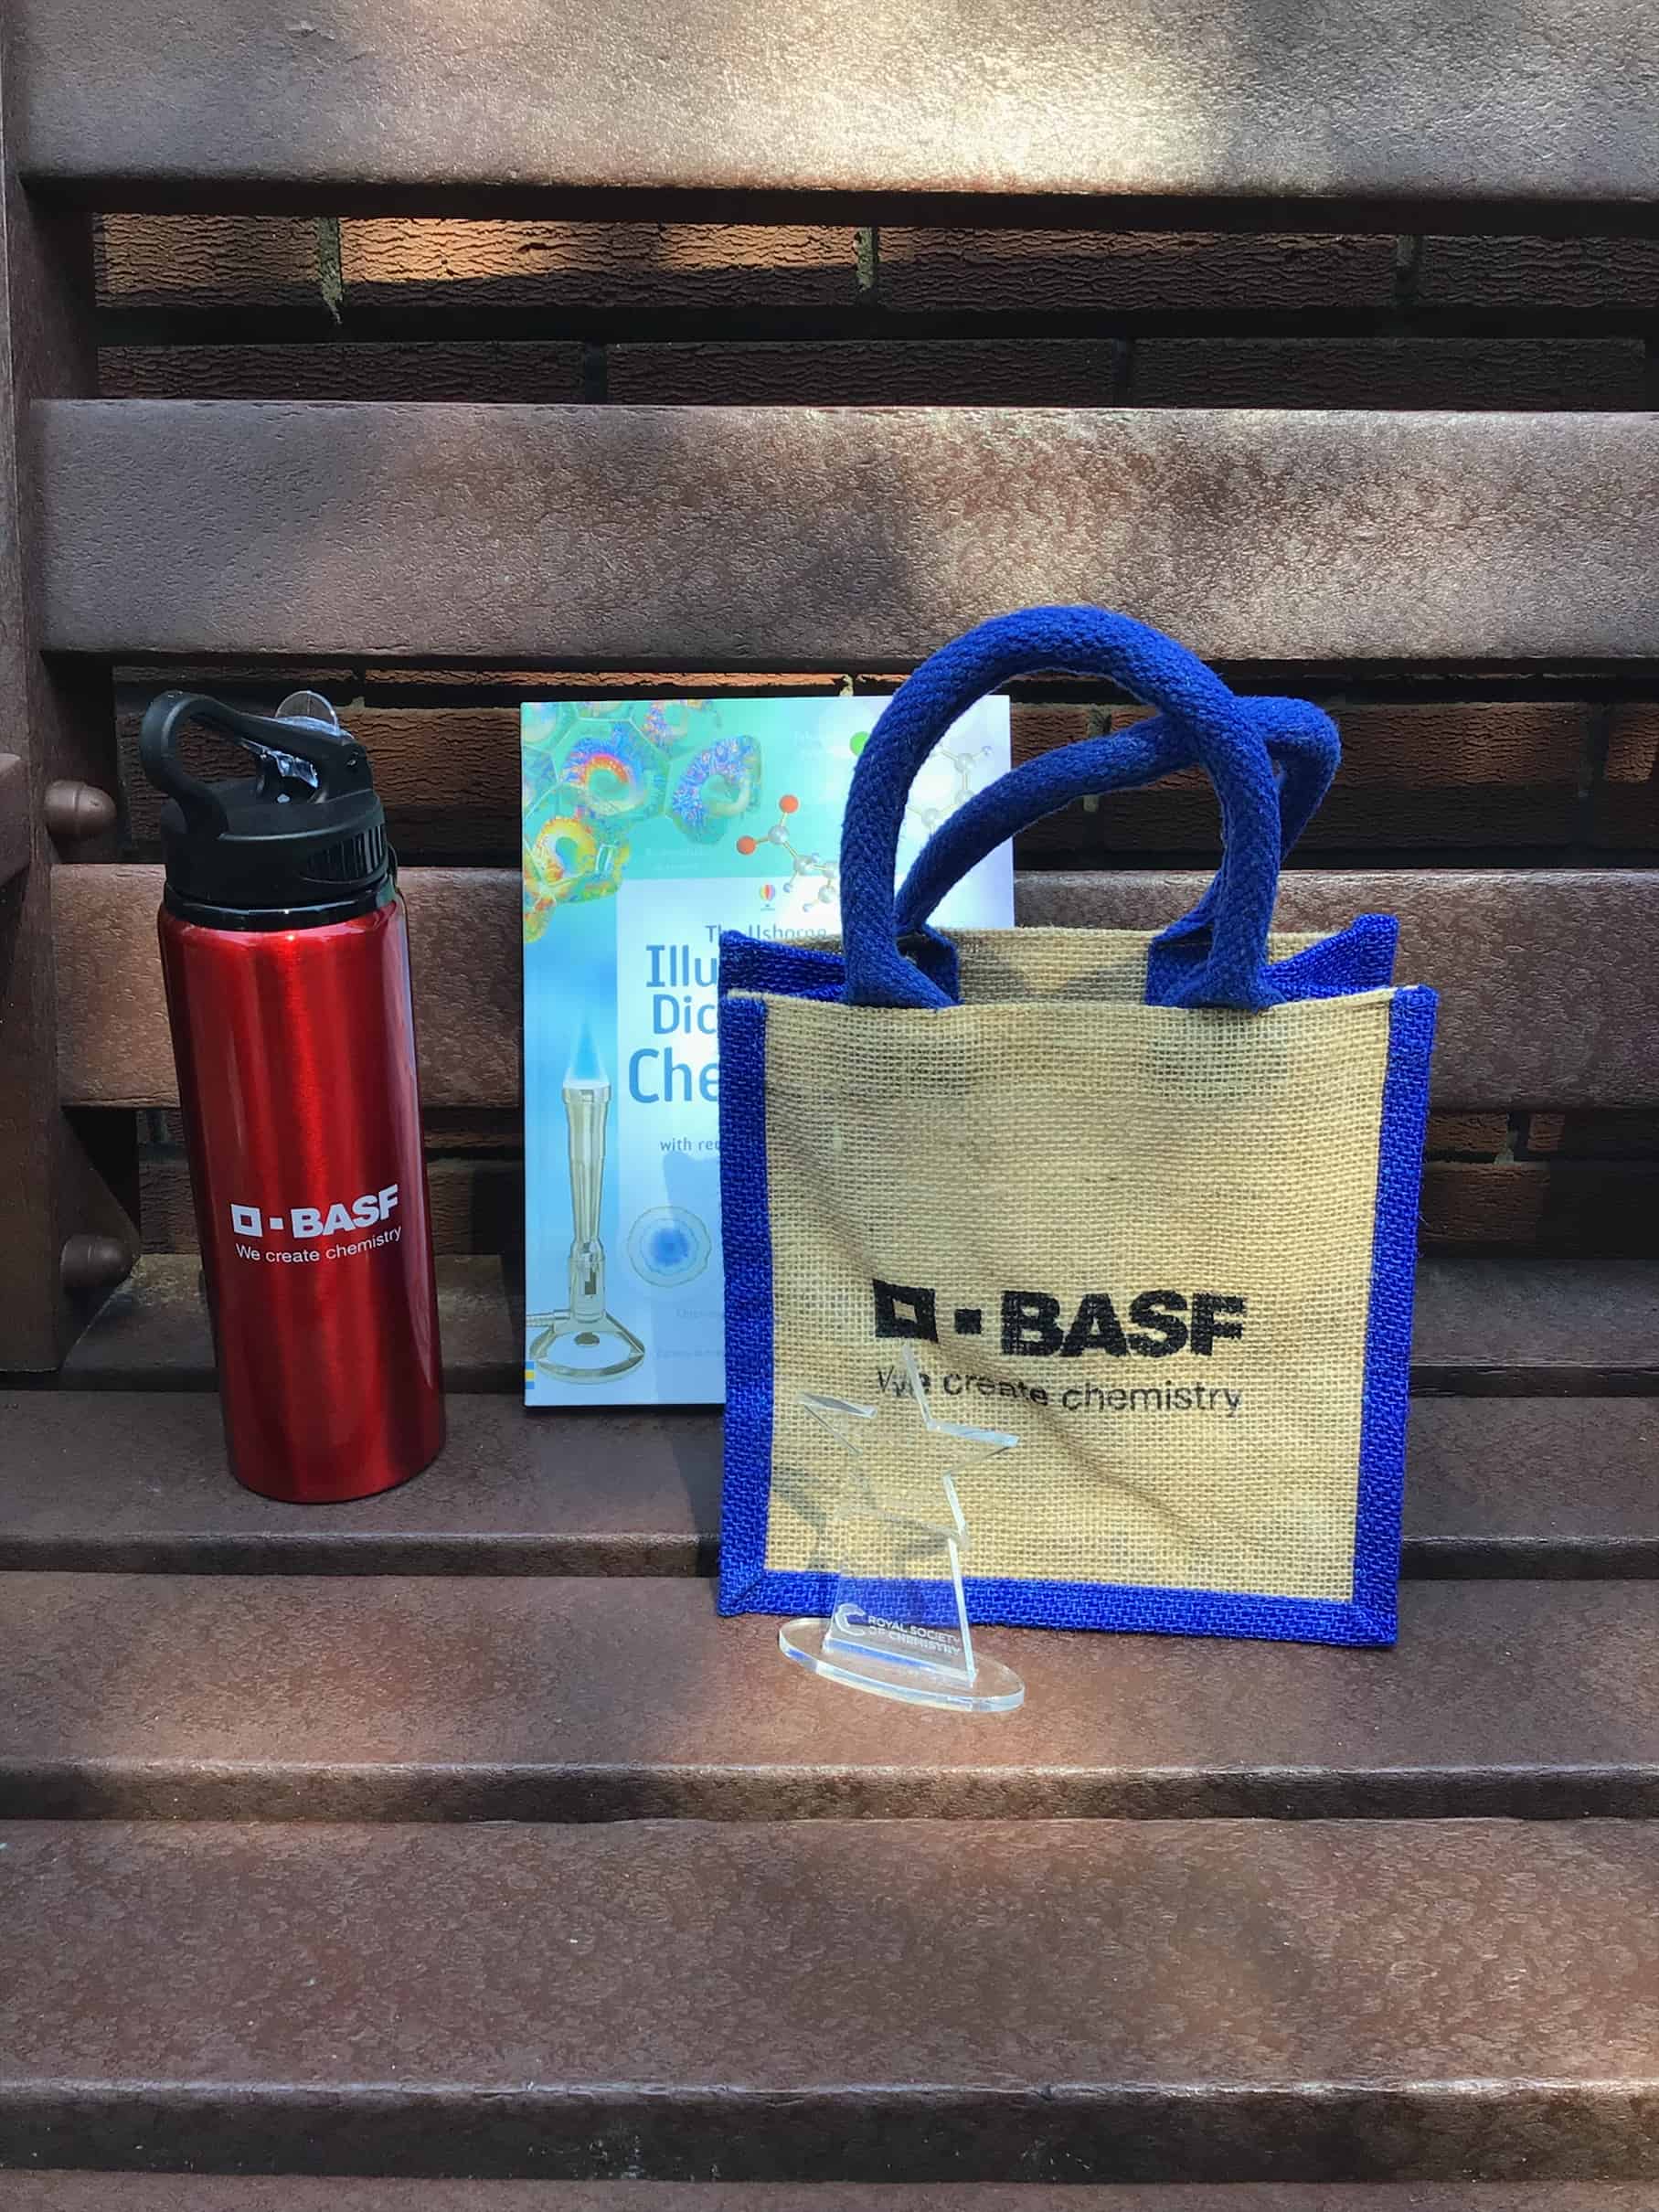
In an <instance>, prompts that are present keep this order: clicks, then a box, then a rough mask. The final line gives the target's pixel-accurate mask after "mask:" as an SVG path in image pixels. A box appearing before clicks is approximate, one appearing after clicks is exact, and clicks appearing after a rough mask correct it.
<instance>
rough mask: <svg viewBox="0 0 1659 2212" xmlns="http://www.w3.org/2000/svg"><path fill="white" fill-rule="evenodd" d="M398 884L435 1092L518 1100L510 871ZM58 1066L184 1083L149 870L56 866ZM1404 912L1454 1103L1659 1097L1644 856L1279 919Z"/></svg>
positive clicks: (1375, 889)
mask: <svg viewBox="0 0 1659 2212" xmlns="http://www.w3.org/2000/svg"><path fill="white" fill-rule="evenodd" d="M402 880H403V888H404V890H405V892H406V894H407V896H408V899H409V931H410V941H411V947H412V960H413V964H414V973H415V1007H416V1020H417V1026H418V1028H419V1031H420V1070H421V1094H422V1097H423V1099H424V1100H425V1102H426V1104H427V1105H428V1106H511V1105H516V1103H517V1100H518V1060H519V1031H520V1025H521V1020H522V1009H521V1003H520V972H521V967H522V951H521V946H520V938H519V928H520V922H519V906H520V892H519V881H518V877H517V875H516V872H513V873H509V872H508V871H505V870H500V869H459V868H457V869H450V868H410V869H409V870H408V871H407V872H406V873H405V875H404V877H403V879H402ZM1205 880H1206V879H1205V878H1204V877H1198V876H1181V875H1143V874H1129V873H1123V874H1117V873H1110V874H1100V875H1092V874H1090V875H1043V874H1032V873H1026V874H1024V875H1022V876H1021V877H1019V879H1018V882H1017V885H1016V900H1017V909H1016V910H1017V912H1018V915H1019V918H1020V920H1022V921H1026V922H1043V923H1062V924H1068V925H1078V926H1087V927H1100V928H1119V929H1152V928H1156V927H1158V926H1160V925H1161V924H1162V923H1164V922H1165V921H1168V920H1174V918H1175V915H1176V914H1178V913H1179V912H1180V911H1181V910H1182V909H1183V908H1185V907H1187V906H1190V905H1191V904H1192V903H1193V901H1194V900H1195V899H1196V897H1197V896H1198V893H1199V890H1200V889H1201V888H1202V887H1203V883H1204V881H1205ZM53 895H54V914H55V921H56V930H57V944H58V977H59V984H58V989H59V996H60V999H61V1001H62V1012H61V1014H60V1017H59V1023H60V1026H59V1037H58V1069H59V1079H60V1083H61V1088H62V1093H63V1097H64V1100H65V1101H66V1102H67V1103H69V1104H71V1105H87V1106H165V1105H169V1104H172V1103H174V1102H175V1100H176V1097H177V1090H176V1085H175V1079H174V1072H173V1056H172V1051H171V1048H170V1046H169V1044H168V1041H167V1029H166V1016H165V1008H164V1005H163V1001H162V992H161V973H160V965H159V962H158V960H157V957H156V952H155V943H154V912H155V908H156V906H157V904H158V902H159V900H160V897H161V877H160V871H159V870H158V869H155V868H151V867H101V868H59V869H58V870H57V871H56V872H55V876H54V882H53ZM1366 910H1377V911H1382V912H1386V913H1396V914H1398V916H1399V917H1400V924H1401V939H1400V957H1399V962H1398V973H1399V976H1400V979H1401V980H1402V981H1403V982H1411V983H1430V984H1435V985H1436V986H1437V988H1439V989H1440V991H1441V993H1442V994H1443V995H1442V1000H1441V1017H1440V1034H1439V1041H1438V1044H1437V1046H1436V1049H1435V1061H1434V1095H1435V1099H1436V1101H1437V1102H1438V1103H1440V1104H1441V1105H1446V1106H1491V1105H1498V1104H1502V1105H1505V1106H1508V1105H1512V1104H1513V1105H1538V1106H1551V1107H1570V1106H1612V1105H1621V1106H1640V1105H1647V1104H1651V1103H1653V1102H1654V1101H1659V1056H1655V1055H1654V1052H1653V1050H1652V1047H1651V1038H1652V1036H1653V1034H1654V1031H1655V1030H1656V1029H1659V899H1654V888H1653V880H1652V877H1650V876H1647V875H1644V874H1643V873H1641V872H1639V871H1637V870H1614V869H1609V870H1604V871H1595V872H1590V871H1586V872H1583V873H1577V874H1575V873H1571V872H1569V871H1558V872H1554V871H1552V872H1547V873H1546V872H1543V871H1539V872H1537V873H1536V874H1526V875H1522V874H1512V873H1510V872H1508V871H1497V870H1491V871H1487V872H1484V873H1475V872H1470V873H1463V874H1460V873H1456V872H1453V871H1452V870H1445V871H1441V870H1438V869H1436V870H1423V871H1420V872H1411V871H1398V872H1394V871H1388V872H1378V873H1375V874H1370V873H1354V874H1328V875H1327V874H1324V873H1323V872H1321V873H1317V874H1316V873H1313V872H1311V871H1310V872H1303V871H1300V870H1292V871H1291V872H1289V873H1287V875H1286V876H1285V878H1284V883H1283V890H1282V894H1281V900H1280V909H1279V912H1280V919H1281V923H1282V926H1284V927H1285V928H1287V929H1292V930H1309V929H1314V930H1320V929H1335V928H1339V927H1341V926H1342V925H1343V924H1344V923H1345V922H1347V921H1349V920H1352V918H1353V917H1354V915H1355V914H1356V913H1359V912H1362V911H1366Z"/></svg>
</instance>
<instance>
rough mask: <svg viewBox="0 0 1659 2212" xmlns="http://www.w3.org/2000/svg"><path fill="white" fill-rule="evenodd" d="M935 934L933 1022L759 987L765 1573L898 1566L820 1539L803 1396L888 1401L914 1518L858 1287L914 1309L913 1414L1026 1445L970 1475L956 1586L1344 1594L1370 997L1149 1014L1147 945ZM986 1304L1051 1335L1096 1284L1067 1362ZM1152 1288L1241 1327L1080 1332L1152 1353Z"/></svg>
mask: <svg viewBox="0 0 1659 2212" xmlns="http://www.w3.org/2000/svg"><path fill="white" fill-rule="evenodd" d="M1148 942H1149V940H1148V938H1146V937H1145V936H1143V935H1141V934H1139V933H1132V932H1100V931H1035V930H1034V931H1015V932H1003V931H998V932H987V933H985V934H984V935H983V936H979V935H975V934H973V933H964V934H963V935H962V938H961V939H960V940H959V947H960V951H961V953H962V992H963V1000H964V1003H963V1004H962V1005H961V1006H959V1007H953V1008H951V1009H948V1010H945V1011H942V1012H932V1011H929V1012H910V1011H896V1010H893V1009H887V1008H867V1007H857V1006H849V1005H844V1004H840V1003H835V1002H813V1001H806V1000H801V999H795V998H788V997H779V996H768V997H767V998H766V1000H765V1005H766V1008H767V1014H766V1118H765V1126H766V1177H767V1184H766V1187H767V1199H768V1208H769V1213H770V1219H771V1240H772V1283H773V1298H774V1315H773V1369H774V1388H773V1394H772V1480H771V1501H770V1514H769V1519H768V1542H767V1556H766V1564H767V1566H768V1568H769V1569H779V1570H786V1571H787V1570H800V1569H815V1568H832V1567H833V1568H841V1569H847V1568H850V1569H853V1570H855V1571H860V1572H867V1573H872V1574H879V1573H881V1572H883V1571H884V1570H885V1571H891V1566H892V1561H891V1557H890V1554H888V1553H887V1552H884V1551H882V1550H880V1549H878V1548H877V1538H876V1537H874V1536H872V1537H871V1539H870V1541H871V1546H872V1549H871V1551H870V1553H869V1554H868V1555H867V1556H866V1557H863V1558H852V1559H848V1558H842V1557H837V1558H832V1557H831V1556H830V1552H831V1550H832V1548H838V1547H840V1546H841V1545H842V1544H843V1543H844V1542H845V1529H846V1527H847V1526H852V1525H853V1524H848V1523H846V1522H845V1521H843V1522H841V1525H840V1526H839V1528H838V1529H837V1533H836V1535H835V1539H834V1545H833V1546H832V1544H831V1543H830V1541H829V1540H828V1539H827V1537H826V1530H827V1529H828V1528H829V1526H830V1524H831V1523H832V1521H835V1520H836V1519H837V1518H838V1516H839V1515H841V1514H842V1513H843V1512H844V1511H845V1505H846V1503H847V1474H846V1469H845V1454H840V1453H837V1452H835V1449H834V1448H833V1446H832V1445H830V1444H829V1443H828V1442H827V1441H826V1437H825V1434H824V1430H823V1428H822V1426H821V1424H819V1423H818V1422H816V1421H815V1420H814V1419H813V1417H812V1415H811V1413H810V1412H809V1411H808V1410H807V1409H806V1408H805V1407H804V1405H803V1398H805V1397H806V1396H808V1395H809V1394H818V1395H826V1396H830V1397H835V1398H845V1399H849V1400H853V1401H857V1402H862V1403H865V1404H876V1405H877V1406H878V1407H881V1408H882V1409H883V1415H882V1418H880V1419H878V1420H877V1421H875V1422H872V1423H871V1424H869V1429H868V1432H867V1434H868V1442H867V1462H868V1468H869V1472H870V1473H871V1476H872V1478H873V1480H874V1481H875V1483H876V1484H877V1487H878V1488H879V1489H880V1490H881V1492H882V1494H883V1496H884V1501H885V1502H886V1503H888V1505H889V1506H890V1507H895V1506H896V1507H897V1508H898V1509H899V1510H900V1511H911V1512H914V1513H915V1514H916V1515H918V1517H919V1518H923V1519H931V1518H934V1517H936V1516H937V1513H938V1493H937V1486H936V1484H933V1483H930V1482H927V1481H919V1479H918V1477H917V1470H916V1462H917V1455H916V1454H915V1453H914V1452H913V1451H912V1450H908V1449H907V1444H906V1437H907V1433H908V1431H907V1425H906V1423H905V1422H904V1420H901V1419H892V1418H888V1409H893V1410H895V1411H899V1412H902V1410H903V1408H902V1405H901V1404H899V1403H897V1402H896V1400H895V1390H896V1388H900V1387H901V1386H900V1385H899V1384H898V1383H897V1380H896V1377H898V1376H899V1375H901V1373H902V1367H901V1364H900V1356H901V1354H902V1350H903V1345H902V1343H901V1342H899V1341H894V1340H891V1339H887V1340H884V1339H881V1338H878V1337H877V1335H876V1332H875V1319H874V1313H875V1304H874V1296H873V1292H872V1283H873V1281H882V1282H885V1283H888V1284H891V1285H896V1286H900V1287H901V1288H906V1287H908V1288H910V1289H917V1290H925V1291H929V1292H932V1294H933V1310H934V1313H935V1315H936V1318H937V1326H938V1333H939V1341H938V1342H937V1343H934V1342H931V1341H926V1340H922V1341H920V1342H918V1343H917V1344H916V1345H915V1349H916V1350H917V1352H918V1354H919V1355H920V1365H921V1367H922V1369H923V1372H924V1375H925V1376H926V1377H928V1380H929V1383H930V1384H931V1388H930V1390H929V1402H930V1404H931V1406H932V1407H933V1408H934V1409H935V1411H936V1412H938V1413H941V1414H942V1415H944V1416H945V1417H946V1418H948V1419H951V1420H957V1421H965V1422H976V1423H981V1424H984V1425H986V1426H988V1427H992V1428H996V1429H1005V1430H1009V1431H1012V1432H1015V1433H1017V1434H1018V1435H1019V1437H1020V1439H1021V1443H1020V1446H1019V1448H1018V1449H1017V1450H1016V1451H1013V1452H1006V1453H1004V1454H1002V1455H1000V1456H997V1457H994V1458H992V1459H989V1460H986V1461H983V1462H979V1463H978V1464H977V1465H975V1466H973V1467H972V1468H970V1469H969V1470H968V1471H966V1472H965V1473H964V1474H963V1475H962V1480H961V1483H960V1488H961V1491H962V1505H963V1507H964V1509H965V1512H966V1515H967V1519H968V1523H969V1528H970V1541H971V1548H970V1552H969V1555H968V1558H967V1560H966V1562H965V1564H966V1566H967V1569H968V1571H969V1573H970V1574H971V1575H973V1577H975V1578H985V1577H997V1578H1012V1579H1018V1580H1020V1581H1034V1582H1036V1581H1041V1582H1063V1583H1076V1582H1079V1581H1089V1582H1104V1583H1119V1584H1124V1583H1127V1584H1138V1585H1143V1586H1153V1587H1156V1588H1167V1589H1169V1590H1194V1589H1196V1590H1218V1591H1238V1592H1258V1593H1262V1594H1264V1595H1272V1596H1276V1597H1286V1598H1301V1599H1325V1600H1344V1599H1346V1598H1347V1597H1348V1596H1349V1595H1350V1592H1351V1589H1352V1583H1353V1570H1354V1547H1355V1515H1356V1487H1357V1470H1358V1462H1359V1441H1360V1421H1361V1410H1362V1403H1363V1398H1364V1392H1365V1380H1366V1372H1365V1370H1366V1343H1367V1315H1368V1310H1369V1302H1370V1291H1371V1257H1372V1238H1373V1227H1374V1220H1375V1214H1376V1202H1377V1156H1378V1144H1379V1137H1380V1130H1381V1116H1382V1098H1383V1083H1384V1078H1385V1074H1386V1072H1387V1067H1388V1041H1389V1010H1390V1002H1391V999H1392V996H1393V994H1392V993H1390V992H1388V991H1375V992H1367V993H1363V994H1356V995H1354V996H1348V997H1341V998H1328V999H1311V1000H1303V1001H1299V1002H1296V1003H1293V1004H1291V1005H1282V1006H1277V1007H1273V1008H1271V1009H1269V1010H1267V1011H1264V1012H1260V1013H1236V1012H1232V1011H1228V1010H1221V1009H1208V1010H1186V1009H1180V1008H1172V1007H1164V1006H1148V1005H1143V1004H1142V1003H1139V994H1140V992H1141V990H1142V988H1143V976H1144V967H1145V949H1146V946H1147V943H1148ZM1298 942H1300V941H1299V940H1298V941H1282V940H1281V941H1279V942H1278V943H1276V944H1275V946H1274V948H1273V950H1274V952H1275V953H1276V954H1280V953H1282V952H1287V951H1291V950H1293V949H1295V945H1296V943H1298ZM1005 1292H1030V1293H1034V1294H1040V1295H1041V1296H1043V1297H1046V1298H1048V1299H1052V1300H1053V1301H1055V1302H1056V1304H1055V1308H1054V1311H1055V1312H1056V1313H1058V1317H1059V1319H1058V1324H1056V1325H1057V1326H1058V1327H1062V1328H1065V1329H1068V1330H1069V1329H1071V1327H1072V1324H1074V1322H1075V1319H1076V1316H1077V1315H1078V1313H1079V1308H1080V1307H1081V1306H1082V1305H1083V1302H1084V1301H1085V1300H1086V1299H1087V1298H1089V1297H1090V1296H1093V1297H1094V1298H1095V1299H1096V1300H1097V1301H1098V1300H1099V1299H1100V1298H1101V1297H1102V1296H1104V1297H1106V1298H1109V1299H1110V1300H1111V1316H1110V1317H1105V1316H1103V1315H1102V1312H1101V1307H1100V1306H1099V1305H1098V1304H1097V1305H1096V1307H1095V1308H1094V1309H1092V1311H1093V1313H1094V1316H1095V1320H1094V1326H1093V1329H1092V1331H1090V1330H1088V1329H1085V1330H1083V1331H1082V1332H1080V1335H1090V1334H1092V1335H1094V1337H1095V1338H1096V1341H1095V1342H1093V1343H1091V1344H1089V1345H1086V1346H1084V1345H1079V1348H1078V1349H1076V1350H1075V1351H1074V1352H1072V1353H1071V1354H1070V1355H1068V1354H1067V1353H1066V1352H1065V1351H1063V1350H1061V1349H1058V1348H1056V1349H1052V1350H1048V1351H1042V1352H1037V1353H1033V1354H1022V1353H1019V1352H1016V1351H1013V1350H1007V1349H1005V1347H1004V1344H1003V1338H1002V1333H1001V1327H1000V1313H1001V1302H1002V1299H1003V1296H1004V1293H1005ZM1146 1292H1175V1293H1177V1294H1178V1296H1179V1298H1180V1299H1181V1300H1182V1301H1183V1302H1185V1303H1184V1306H1183V1307H1182V1308H1178V1309H1173V1310H1176V1311H1183V1310H1184V1311H1186V1312H1189V1313H1190V1311H1191V1309H1192V1306H1193V1303H1194V1301H1195V1300H1196V1299H1197V1298H1198V1297H1200V1296H1203V1297H1205V1298H1207V1299H1212V1300H1220V1301H1223V1302H1228V1301H1231V1300H1235V1299H1237V1300H1239V1301H1241V1302H1242V1310H1241V1312H1239V1313H1238V1314H1237V1319H1236V1321H1235V1320H1234V1313H1235V1309H1233V1308H1232V1307H1231V1306H1230V1305H1229V1304H1225V1303H1224V1304H1223V1305H1222V1306H1221V1307H1219V1308H1218V1311H1220V1312H1222V1313H1226V1314H1227V1316H1228V1321H1229V1322H1232V1323H1233V1325H1236V1326H1238V1327H1239V1329H1240V1331H1241V1334H1240V1335H1238V1336H1237V1337H1228V1336H1227V1335H1225V1334H1223V1333H1219V1332H1218V1336H1217V1338H1216V1340H1215V1341H1214V1343H1213V1347H1212V1349H1211V1350H1210V1351H1208V1352H1207V1353H1202V1352H1200V1351H1198V1350H1196V1349H1195V1348H1193V1345H1192V1344H1191V1343H1188V1344H1187V1345H1186V1346H1184V1347H1183V1348H1181V1349H1180V1350H1178V1351H1175V1352H1174V1353H1172V1354H1170V1355H1168V1356H1152V1354H1151V1352H1149V1351H1147V1350H1145V1349H1143V1350H1142V1351H1140V1352H1137V1351H1135V1350H1133V1349H1125V1350H1123V1351H1116V1350H1113V1349H1111V1348H1108V1346H1107V1345H1105V1344H1103V1343H1102V1342H1101V1341H1099V1340H1100V1339H1101V1338H1102V1337H1105V1338H1110V1337H1111V1335H1113V1332H1114V1330H1115V1329H1117V1328H1121V1330H1122V1335H1123V1338H1124V1340H1125V1341H1126V1343H1127V1344H1130V1345H1133V1342H1134V1340H1135V1339H1136V1337H1137V1336H1138V1337H1139V1338H1140V1340H1141V1342H1142V1345H1143V1346H1146V1345H1154V1346H1156V1345H1158V1344H1159V1343H1160V1342H1165V1341H1167V1337H1166V1336H1164V1337H1163V1338H1160V1337H1159V1336H1158V1335H1156V1334H1154V1333H1153V1332H1151V1331H1149V1330H1148V1329H1146V1328H1142V1329H1139V1330H1137V1329H1136V1328H1135V1327H1134V1324H1133V1323H1132V1320H1131V1318H1130V1313H1129V1309H1130V1307H1131V1305H1132V1303H1133V1301H1134V1300H1135V1298H1136V1297H1137V1296H1139V1295H1140V1294H1142V1293H1146ZM911 1310H913V1309H911V1308H910V1307H909V1306H906V1305H905V1304H904V1303H902V1302H901V1303H900V1306H899V1311H900V1312H901V1313H908V1312H910V1311H911ZM1161 1310H1162V1311H1164V1312H1167V1311H1170V1310H1172V1309H1170V1308H1168V1307H1165V1308H1164V1309H1161ZM959 1313H960V1314H962V1315H969V1316H971V1315H973V1314H974V1313H977V1314H979V1315H980V1316H981V1323H980V1327H979V1329H978V1332H977V1333H973V1331H972V1329H971V1327H969V1328H966V1329H959V1328H958V1327H957V1325H956V1320H957V1316H958V1315H959ZM907 1485H908V1486H909V1487H908V1488H907ZM911 1490H913V1491H914V1492H915V1494H914V1495H913V1496H911V1495H910V1494H909V1491H911ZM856 1525H858V1526H874V1525H873V1524H869V1523H867V1522H863V1521H861V1522H859V1523H858V1524H856Z"/></svg>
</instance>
